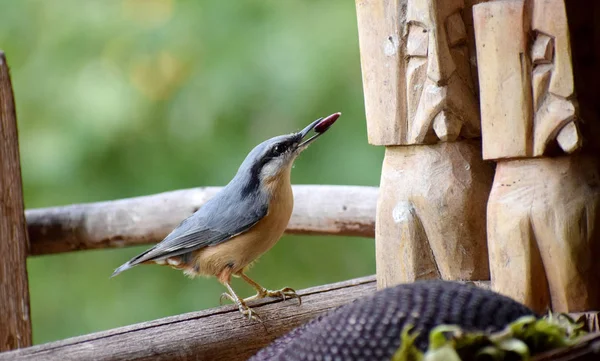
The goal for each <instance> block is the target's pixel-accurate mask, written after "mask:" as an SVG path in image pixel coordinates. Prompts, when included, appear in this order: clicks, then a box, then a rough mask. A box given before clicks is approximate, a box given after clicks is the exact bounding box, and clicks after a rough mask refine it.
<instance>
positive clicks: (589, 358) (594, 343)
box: [532, 332, 600, 361]
mask: <svg viewBox="0 0 600 361" xmlns="http://www.w3.org/2000/svg"><path fill="white" fill-rule="evenodd" d="M598 360H600V332H596V333H593V334H589V335H586V336H584V337H582V339H581V340H580V341H579V342H578V343H577V344H576V345H573V346H571V347H565V348H561V349H558V350H553V351H549V352H545V353H543V354H539V355H537V356H535V357H533V358H532V361H598Z"/></svg>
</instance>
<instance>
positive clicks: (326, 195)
mask: <svg viewBox="0 0 600 361" xmlns="http://www.w3.org/2000/svg"><path fill="white" fill-rule="evenodd" d="M219 189H220V188H219V187H204V188H194V189H185V190H178V191H172V192H166V193H160V194H155V195H150V196H144V197H136V198H129V199H121V200H115V201H108V202H99V203H88V204H77V205H70V206H64V207H53V208H42V209H31V210H27V211H26V212H25V215H26V218H27V228H28V231H29V240H30V245H31V247H30V255H41V254H50V253H60V252H68V251H76V250H82V249H94V248H111V247H123V246H133V245H140V244H147V243H155V242H159V241H160V240H162V239H163V238H164V237H165V236H166V235H167V234H168V232H170V231H171V230H172V229H173V228H174V227H175V226H177V224H179V222H181V221H182V220H183V219H184V218H185V217H187V216H189V215H191V214H192V213H193V212H194V211H196V210H197V209H198V208H199V207H200V206H202V204H204V203H205V202H206V201H207V200H208V199H210V198H211V197H212V196H214V195H215V194H216V193H217V191H218V190H219ZM378 191H379V190H378V188H377V187H360V186H329V185H327V186H321V185H296V186H294V198H295V205H294V212H293V214H292V218H291V220H290V223H289V225H288V228H287V231H286V232H287V233H292V234H329V235H342V236H359V237H371V238H372V237H374V236H375V208H376V205H377V195H378Z"/></svg>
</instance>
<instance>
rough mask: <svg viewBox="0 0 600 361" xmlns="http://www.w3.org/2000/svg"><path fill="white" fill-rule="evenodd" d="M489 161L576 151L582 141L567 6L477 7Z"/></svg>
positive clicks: (552, 0) (535, 0) (542, 1)
mask: <svg viewBox="0 0 600 361" xmlns="http://www.w3.org/2000/svg"><path fill="white" fill-rule="evenodd" d="M473 15H474V20H475V34H476V38H477V61H478V64H479V67H478V69H479V81H480V90H481V91H480V94H481V115H482V130H483V156H484V158H485V159H502V158H504V159H507V158H522V157H541V156H544V155H549V154H556V153H559V150H560V151H561V152H563V153H567V154H570V153H573V152H575V151H577V150H579V149H580V148H581V147H582V145H583V141H582V139H581V133H580V131H579V127H580V125H579V123H580V120H579V115H578V113H579V109H578V106H577V101H576V100H575V94H574V80H573V67H572V62H571V46H570V40H569V28H568V24H567V14H566V9H565V3H564V0H530V1H525V0H510V1H492V2H487V3H485V4H479V5H477V6H475V7H474V8H473Z"/></svg>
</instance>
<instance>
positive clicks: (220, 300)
mask: <svg viewBox="0 0 600 361" xmlns="http://www.w3.org/2000/svg"><path fill="white" fill-rule="evenodd" d="M224 299H228V300H229V301H231V302H233V303H238V302H237V301H236V299H235V298H233V296H231V295H230V294H229V293H227V292H224V293H221V297H219V304H220V305H221V306H223V300H224Z"/></svg>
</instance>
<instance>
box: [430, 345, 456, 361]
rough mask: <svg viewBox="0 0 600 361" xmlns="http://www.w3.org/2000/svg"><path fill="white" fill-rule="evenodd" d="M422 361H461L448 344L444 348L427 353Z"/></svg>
mask: <svg viewBox="0 0 600 361" xmlns="http://www.w3.org/2000/svg"><path fill="white" fill-rule="evenodd" d="M423 361H461V359H460V356H458V353H457V352H456V350H455V349H454V347H453V346H452V345H451V344H450V343H448V344H447V345H445V346H442V347H440V348H437V349H432V350H430V351H428V352H427V353H426V354H425V356H424V357H423Z"/></svg>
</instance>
